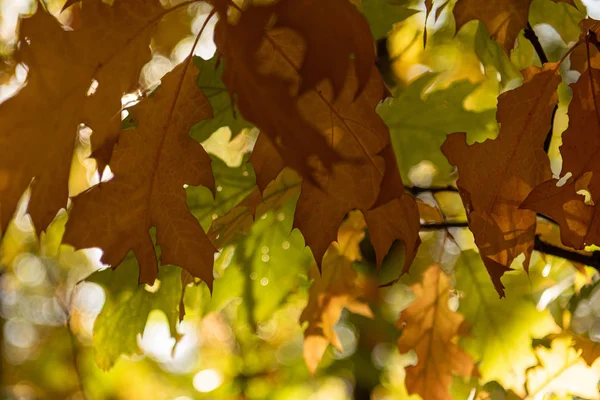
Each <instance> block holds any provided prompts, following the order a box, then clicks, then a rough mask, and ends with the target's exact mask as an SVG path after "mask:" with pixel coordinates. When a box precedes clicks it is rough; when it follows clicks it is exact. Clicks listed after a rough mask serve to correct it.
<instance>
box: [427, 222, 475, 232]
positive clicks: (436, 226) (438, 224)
mask: <svg viewBox="0 0 600 400" xmlns="http://www.w3.org/2000/svg"><path fill="white" fill-rule="evenodd" d="M468 227H469V223H468V222H467V221H446V222H436V223H433V224H427V223H424V224H421V230H422V231H437V230H442V229H450V228H468Z"/></svg>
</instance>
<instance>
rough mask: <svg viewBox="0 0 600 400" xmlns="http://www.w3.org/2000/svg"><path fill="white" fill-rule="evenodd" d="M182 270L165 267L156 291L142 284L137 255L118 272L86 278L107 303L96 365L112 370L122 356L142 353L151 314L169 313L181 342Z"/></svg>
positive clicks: (98, 323)
mask: <svg viewBox="0 0 600 400" xmlns="http://www.w3.org/2000/svg"><path fill="white" fill-rule="evenodd" d="M180 275H181V274H180V269H179V268H176V267H173V266H169V265H167V266H161V268H160V271H159V274H158V280H159V281H160V286H158V289H157V290H156V291H155V292H151V291H148V290H146V288H145V287H144V286H142V285H138V279H137V276H138V265H137V262H136V260H135V257H133V255H131V254H130V255H128V256H127V257H126V258H125V260H124V261H123V263H122V264H121V265H120V266H119V268H118V269H116V270H114V271H113V270H111V269H105V270H102V271H99V272H96V273H94V274H93V275H92V276H91V277H89V278H87V279H86V282H91V283H95V284H98V285H100V286H101V287H102V288H103V289H104V293H105V295H106V301H105V303H104V307H103V308H102V312H100V314H99V315H98V317H97V319H96V320H95V322H94V349H95V356H96V364H97V365H98V367H100V368H101V369H103V370H108V369H110V368H111V367H112V366H113V365H114V364H115V362H116V361H117V359H118V358H119V356H120V355H121V354H126V355H132V354H138V353H141V350H140V348H139V346H138V335H140V334H142V332H143V331H144V327H145V326H146V321H148V316H149V314H150V312H151V311H152V310H154V309H157V310H161V311H162V312H164V313H165V316H166V317H167V320H168V321H169V331H170V334H171V336H172V337H173V338H175V339H179V334H178V333H177V329H176V324H177V321H178V318H179V315H180V314H179V313H180V310H179V308H178V307H179V306H180V297H181V288H182V285H181V280H180Z"/></svg>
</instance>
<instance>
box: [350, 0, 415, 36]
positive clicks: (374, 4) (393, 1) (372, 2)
mask: <svg viewBox="0 0 600 400" xmlns="http://www.w3.org/2000/svg"><path fill="white" fill-rule="evenodd" d="M410 3H411V1H407V0H363V1H362V10H363V14H365V17H367V20H368V21H369V25H370V26H371V33H372V34H373V37H374V38H375V39H379V38H382V37H386V36H387V34H388V33H389V32H390V31H391V30H392V27H393V25H394V24H395V23H396V22H400V21H403V20H405V19H406V18H408V17H410V16H411V15H413V14H415V13H417V12H419V11H418V10H413V9H410V8H407V6H408V5H410Z"/></svg>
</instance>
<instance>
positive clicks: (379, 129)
mask: <svg viewBox="0 0 600 400" xmlns="http://www.w3.org/2000/svg"><path fill="white" fill-rule="evenodd" d="M266 36H267V37H268V38H269V40H268V41H267V42H266V43H265V45H264V46H263V48H262V49H261V53H260V54H263V58H264V59H265V60H269V64H268V65H266V66H265V67H264V68H263V71H268V72H270V73H271V75H275V74H281V75H286V76H290V77H293V76H296V77H297V76H299V75H298V73H297V72H298V71H299V68H300V67H299V66H300V64H301V60H302V58H301V56H302V54H301V53H300V52H297V53H294V49H296V47H294V43H295V42H294V39H293V38H294V34H293V33H290V32H289V31H281V30H272V31H270V32H268V33H267V35H266ZM286 54H288V55H289V54H295V55H296V56H295V58H290V57H289V56H286ZM294 73H295V74H296V75H294ZM297 83H298V82H296V84H297ZM358 85H359V83H358V80H357V78H356V76H355V75H353V74H351V75H349V76H348V79H347V81H346V86H344V87H343V89H342V90H341V92H339V93H338V95H337V97H335V95H334V90H333V86H332V85H331V84H330V83H329V82H326V81H324V82H322V83H320V84H319V85H318V86H317V88H316V89H314V90H309V91H307V92H306V93H304V94H303V95H302V96H300V98H299V99H298V100H297V104H296V107H297V109H298V111H299V112H300V113H301V114H302V115H304V116H305V118H306V119H310V120H311V122H312V124H313V127H314V128H316V129H317V131H319V132H320V133H319V135H321V137H322V138H324V139H325V140H326V144H327V146H328V147H329V148H332V149H333V150H334V151H335V152H336V153H339V154H344V155H345V156H347V157H348V158H349V159H351V160H352V161H348V162H341V163H336V164H334V165H333V167H332V169H331V170H330V171H324V170H323V169H320V170H319V171H318V172H319V173H318V174H316V175H313V177H312V178H313V179H308V180H305V181H304V183H303V184H302V193H301V196H300V198H299V200H298V204H297V207H296V214H295V219H294V227H295V228H298V229H300V231H301V232H302V234H303V235H304V238H305V240H306V243H307V245H308V246H309V247H310V248H311V250H312V251H313V254H314V256H315V259H316V260H317V263H320V261H321V260H322V258H323V255H324V253H325V251H326V250H327V248H328V247H329V244H330V243H331V242H332V241H334V240H335V237H336V234H337V230H338V227H339V225H340V223H341V221H342V220H343V218H344V217H345V215H346V214H347V213H348V212H349V211H351V210H353V209H359V210H362V211H363V212H364V214H365V215H367V220H368V221H369V224H377V228H381V229H382V230H387V231H388V232H390V231H394V233H395V236H393V237H386V238H382V240H381V241H378V243H377V244H378V245H377V247H376V249H377V251H378V253H379V254H378V260H379V261H380V262H381V260H383V257H384V255H385V253H387V251H388V250H389V247H390V246H391V243H392V242H393V241H394V240H395V239H402V240H403V241H404V242H405V245H406V248H407V249H409V250H408V251H409V253H408V254H409V257H407V258H406V264H405V265H406V266H409V265H410V263H411V262H412V257H411V255H412V254H413V253H414V251H415V250H416V247H417V246H418V243H419V238H418V226H419V221H418V213H417V209H416V204H414V199H413V198H412V197H410V196H408V195H404V187H403V185H402V181H401V179H400V176H399V174H398V170H397V165H396V161H395V157H394V154H393V150H392V148H391V145H390V137H389V130H388V128H387V126H386V125H385V124H384V122H383V121H382V119H381V118H380V117H379V115H378V114H377V113H376V112H375V107H376V106H377V104H378V103H379V102H380V101H381V100H382V99H383V98H384V96H386V95H387V90H386V88H385V85H384V83H383V81H382V79H381V77H380V75H379V73H378V72H377V70H376V69H372V75H371V78H370V79H369V81H368V82H367V84H366V86H365V87H364V89H363V90H362V91H360V94H359V95H358V97H355V93H356V92H357V88H358ZM264 134H265V131H263V132H262V133H261V137H262V138H261V137H259V140H258V141H257V143H256V146H255V149H254V152H255V154H256V155H253V156H252V159H251V160H252V162H254V163H255V164H254V166H255V171H256V175H257V182H258V183H259V186H264V185H265V184H266V183H267V182H269V181H270V180H272V179H273V177H274V176H276V175H277V173H278V172H279V171H280V170H281V169H282V168H283V166H284V165H285V164H286V163H287V161H288V159H287V158H285V157H286V156H285V154H286V150H285V147H284V146H282V145H278V144H277V142H276V141H275V142H273V141H272V140H271V138H270V137H268V138H267V137H264V136H263V135H264ZM284 158H285V162H284V161H283V160H284ZM264 160H267V161H266V162H265V161H264ZM388 161H389V162H388ZM288 165H289V166H291V167H294V165H293V164H289V163H288ZM315 181H316V182H315ZM382 187H383V188H384V189H385V190H383V191H382V190H381V189H380V188H382ZM387 203H390V204H387ZM380 206H381V207H382V208H381V209H379V210H378V212H376V213H372V214H369V212H370V210H371V209H372V208H377V207H380ZM383 207H384V208H383ZM406 212H411V214H407V213H406ZM390 217H391V219H390ZM382 218H385V220H381V219H382ZM382 224H383V225H382ZM379 225H382V226H379ZM391 225H397V226H396V227H393V226H391ZM409 226H410V227H411V229H410V230H408V229H406V227H409ZM398 227H402V228H400V229H398Z"/></svg>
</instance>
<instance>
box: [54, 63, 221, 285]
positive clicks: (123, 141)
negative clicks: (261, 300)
mask: <svg viewBox="0 0 600 400" xmlns="http://www.w3.org/2000/svg"><path fill="white" fill-rule="evenodd" d="M197 73H198V70H197V69H196V67H195V66H194V65H193V64H192V63H191V59H190V58H188V59H186V61H184V62H183V63H182V64H180V65H179V66H177V67H176V68H175V69H174V70H173V71H171V72H170V73H169V74H167V75H165V77H164V78H163V79H162V84H161V86H160V87H159V88H158V89H157V90H156V91H155V92H154V93H153V94H152V95H151V96H150V97H148V98H146V99H144V100H142V101H141V102H140V103H139V104H138V105H136V106H134V107H132V108H131V109H130V115H131V117H132V119H133V120H134V121H136V122H137V127H134V128H132V129H130V130H127V131H124V132H123V133H122V134H121V137H120V139H119V143H118V144H117V146H116V147H115V151H114V154H113V158H112V161H111V168H112V171H113V173H114V175H115V176H114V178H113V179H112V180H110V181H108V182H102V183H100V184H99V185H97V186H94V187H93V188H92V189H90V190H89V191H87V192H84V193H83V194H81V195H79V196H77V197H75V198H74V199H73V208H72V210H71V213H70V218H69V221H68V223H67V228H66V233H65V238H64V240H65V242H66V243H69V244H72V245H74V246H75V247H76V248H86V247H100V248H101V249H102V250H103V251H104V254H103V257H102V260H103V261H104V262H105V263H107V264H110V265H112V266H113V267H115V266H117V265H118V264H119V263H120V262H121V260H122V259H123V257H125V255H126V254H127V252H128V251H129V250H133V252H134V253H135V256H136V258H137V259H138V261H139V263H140V282H146V283H152V282H153V281H154V278H155V277H156V273H157V270H158V267H157V260H156V254H155V251H154V245H153V244H152V241H151V240H150V237H149V235H148V230H149V229H150V228H151V227H156V230H157V244H158V245H160V247H161V252H162V254H161V257H160V259H161V262H162V264H174V265H179V266H181V267H182V268H183V269H185V270H187V271H188V272H189V273H190V274H192V275H193V276H195V277H198V278H201V279H202V280H203V281H204V282H206V284H207V285H208V286H209V287H211V285H212V280H213V272H212V264H213V254H214V252H215V249H214V247H213V246H212V245H211V243H210V241H209V240H208V237H207V236H206V234H205V233H204V231H203V230H202V227H201V226H200V224H199V223H198V221H197V220H196V218H194V216H193V215H192V214H191V212H190V211H189V209H188V208H187V205H186V194H185V189H184V188H183V185H184V184H189V185H194V186H197V185H203V186H206V187H209V188H211V189H214V180H213V176H212V173H211V168H210V158H209V157H208V155H207V154H206V152H205V151H204V149H203V148H202V146H201V145H200V144H199V143H198V142H196V141H194V140H193V139H191V138H190V137H189V130H190V128H191V126H192V125H193V124H194V123H195V122H196V121H198V120H201V119H204V118H210V117H211V116H212V110H211V108H210V104H209V103H208V100H207V99H206V97H204V95H203V94H202V92H201V91H200V90H199V89H198V88H197V87H196V85H195V79H196V74H197Z"/></svg>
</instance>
